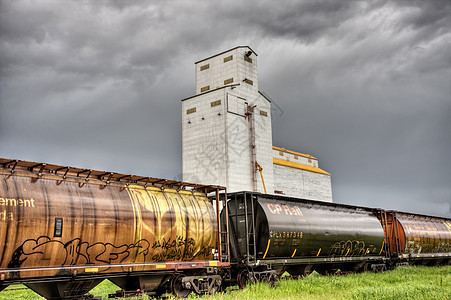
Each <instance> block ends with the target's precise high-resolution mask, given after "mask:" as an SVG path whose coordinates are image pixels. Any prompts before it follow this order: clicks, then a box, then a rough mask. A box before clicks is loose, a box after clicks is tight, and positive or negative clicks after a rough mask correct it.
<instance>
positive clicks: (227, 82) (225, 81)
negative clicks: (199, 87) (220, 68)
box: [224, 78, 233, 85]
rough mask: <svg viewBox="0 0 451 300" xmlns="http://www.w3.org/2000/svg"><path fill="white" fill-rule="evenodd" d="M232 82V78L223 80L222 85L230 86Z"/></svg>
mask: <svg viewBox="0 0 451 300" xmlns="http://www.w3.org/2000/svg"><path fill="white" fill-rule="evenodd" d="M232 82H233V78H229V79H226V80H224V85H226V84H230V83H232Z"/></svg>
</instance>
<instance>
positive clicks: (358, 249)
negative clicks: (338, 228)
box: [330, 240, 377, 256]
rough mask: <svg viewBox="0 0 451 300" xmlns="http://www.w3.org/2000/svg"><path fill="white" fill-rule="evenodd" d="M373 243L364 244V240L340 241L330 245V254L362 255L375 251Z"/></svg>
mask: <svg viewBox="0 0 451 300" xmlns="http://www.w3.org/2000/svg"><path fill="white" fill-rule="evenodd" d="M376 250H377V249H376V247H375V246H374V245H366V244H365V242H364V241H357V240H354V241H350V240H348V241H340V242H337V243H335V244H333V245H332V246H331V250H330V255H339V256H363V255H366V254H368V253H374V252H376Z"/></svg>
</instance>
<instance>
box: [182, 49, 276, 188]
mask: <svg viewBox="0 0 451 300" xmlns="http://www.w3.org/2000/svg"><path fill="white" fill-rule="evenodd" d="M249 51H251V53H250V55H248V56H246V53H248V52H249ZM207 87H208V89H207ZM196 95H197V96H194V97H191V98H188V99H185V100H183V101H182V103H183V104H182V107H183V111H182V115H183V116H182V122H183V129H182V139H183V141H182V147H183V149H182V153H183V154H182V155H183V157H182V158H183V180H185V181H193V182H199V183H204V184H220V185H224V186H227V189H228V191H229V192H233V191H242V190H247V191H252V190H253V186H254V184H253V181H252V178H253V177H252V173H253V172H254V166H253V165H252V163H251V162H252V155H251V147H250V140H251V131H250V121H249V118H248V117H247V116H246V112H247V109H248V106H254V105H255V107H254V112H253V116H252V117H253V122H254V128H255V131H254V132H255V133H254V135H255V153H256V161H257V162H258V163H259V164H260V165H261V166H262V168H263V176H264V180H265V185H266V188H267V190H268V192H269V193H272V192H273V190H274V180H273V178H274V171H273V163H272V126H271V103H270V102H269V101H268V100H267V99H266V98H264V97H263V96H262V95H261V94H260V93H259V92H258V76H257V55H256V54H255V53H254V52H252V50H251V49H250V48H248V47H238V48H234V49H232V50H229V51H226V52H224V53H221V54H219V55H215V56H213V57H210V58H208V59H205V60H202V61H199V62H197V63H196ZM215 101H221V104H220V105H218V106H212V103H213V102H215ZM217 103H218V102H216V104H217ZM194 108H195V112H194V111H193V109H194ZM255 175H256V180H257V183H256V186H257V191H258V192H264V189H263V183H262V180H261V176H260V173H256V174H255Z"/></svg>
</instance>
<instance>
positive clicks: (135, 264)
mask: <svg viewBox="0 0 451 300" xmlns="http://www.w3.org/2000/svg"><path fill="white" fill-rule="evenodd" d="M0 166H2V168H0V176H1V178H0V290H3V289H4V288H5V287H6V286H8V285H9V284H11V283H13V282H22V283H24V284H26V285H27V286H28V287H29V288H31V289H32V290H34V291H35V292H37V293H38V294H40V295H42V296H44V297H45V298H48V299H60V298H71V297H73V298H78V297H80V296H82V295H83V294H85V293H86V292H88V291H89V290H90V289H92V288H93V287H94V286H95V285H97V284H98V283H99V282H101V281H102V280H103V279H105V278H108V279H110V280H111V281H113V282H114V283H116V284H117V285H118V286H120V287H121V288H123V289H124V290H136V289H140V290H144V291H146V292H153V293H157V294H158V293H159V292H160V291H163V290H162V288H163V287H165V288H167V285H170V287H169V289H172V291H173V292H174V293H175V294H176V295H178V294H180V295H182V296H183V295H184V293H186V292H187V291H186V289H183V288H182V284H183V285H187V284H188V285H191V286H192V289H193V290H197V291H198V292H202V291H212V290H215V289H217V288H219V286H220V285H221V280H222V279H221V278H222V277H221V276H220V274H219V271H218V270H220V269H219V268H220V267H222V266H226V265H227V264H226V263H223V262H222V261H221V260H220V258H221V257H220V252H218V250H219V237H218V218H217V216H218V215H219V206H218V205H217V204H215V205H213V204H214V203H212V201H210V200H209V199H208V198H207V197H206V193H207V192H212V191H213V192H216V194H218V193H219V190H220V189H221V188H220V187H213V186H202V185H195V184H188V183H181V182H177V181H170V180H162V179H156V178H148V177H141V176H133V175H122V174H116V173H105V172H100V171H92V170H86V169H77V168H69V167H61V166H56V165H46V164H38V163H32V162H24V161H10V160H6V159H0ZM215 200H216V199H215ZM216 210H217V211H216ZM165 285H166V286H165Z"/></svg>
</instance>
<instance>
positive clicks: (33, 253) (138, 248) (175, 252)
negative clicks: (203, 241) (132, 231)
mask: <svg viewBox="0 0 451 300" xmlns="http://www.w3.org/2000/svg"><path fill="white" fill-rule="evenodd" d="M195 244H196V242H195V240H194V239H192V238H189V239H183V238H181V237H177V238H176V239H174V240H171V239H169V240H165V239H163V240H161V241H155V242H154V243H153V244H152V245H151V244H150V243H149V241H147V240H145V239H142V240H139V241H138V242H136V243H134V244H124V245H120V246H115V245H113V244H111V243H102V242H97V243H94V244H90V243H88V242H83V241H82V240H81V239H80V238H75V239H73V240H70V241H68V242H66V243H63V242H61V241H59V240H52V239H51V238H50V237H48V236H41V237H39V238H37V239H28V240H26V241H25V242H23V243H22V245H20V246H19V247H17V248H16V250H15V251H14V253H13V255H12V257H11V260H10V262H9V263H8V268H14V269H15V268H25V267H37V266H40V264H42V266H49V261H50V265H53V266H73V265H98V264H121V263H125V262H127V263H133V262H135V261H133V260H132V259H131V258H132V257H131V254H132V252H137V256H139V257H143V258H144V260H143V261H144V262H161V261H174V260H177V261H179V260H192V259H193V258H195V257H198V256H200V257H203V256H208V255H211V250H212V249H213V248H212V247H203V248H201V249H200V250H197V249H196V247H195ZM158 250H160V251H161V252H159V253H156V252H158Z"/></svg>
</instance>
